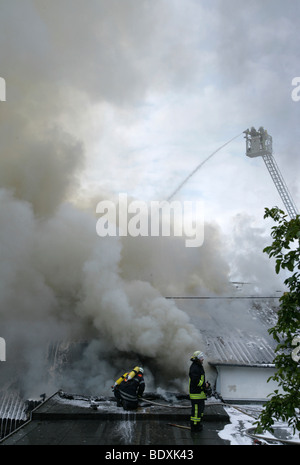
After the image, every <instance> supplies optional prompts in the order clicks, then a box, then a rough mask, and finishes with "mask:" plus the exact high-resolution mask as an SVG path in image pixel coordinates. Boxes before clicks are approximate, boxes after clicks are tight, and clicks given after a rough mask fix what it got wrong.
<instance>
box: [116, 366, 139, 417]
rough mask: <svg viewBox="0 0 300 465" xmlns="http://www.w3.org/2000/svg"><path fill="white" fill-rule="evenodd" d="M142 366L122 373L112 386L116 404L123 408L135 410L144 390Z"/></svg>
mask: <svg viewBox="0 0 300 465" xmlns="http://www.w3.org/2000/svg"><path fill="white" fill-rule="evenodd" d="M143 373H144V370H143V368H142V367H135V368H134V369H133V370H132V371H131V372H129V373H124V375H122V376H121V378H119V379H118V380H117V381H116V382H115V384H114V386H113V391H114V395H115V397H116V399H117V406H118V407H123V409H124V410H136V409H137V408H138V402H139V399H140V398H141V397H142V395H143V393H144V390H145V381H144V376H143Z"/></svg>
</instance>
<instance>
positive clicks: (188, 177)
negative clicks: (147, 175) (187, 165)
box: [167, 132, 243, 201]
mask: <svg viewBox="0 0 300 465" xmlns="http://www.w3.org/2000/svg"><path fill="white" fill-rule="evenodd" d="M242 134H243V132H241V133H240V134H238V135H237V136H235V137H233V138H232V139H230V140H229V141H228V142H226V143H225V144H223V145H221V147H219V148H218V149H217V150H215V151H214V152H213V153H212V154H211V155H209V156H208V157H207V158H206V159H205V160H204V161H202V162H201V163H200V165H198V166H197V167H196V168H195V169H194V170H193V171H192V172H191V173H190V174H189V175H188V176H187V177H186V178H185V179H184V180H183V181H182V182H181V183H180V184H179V186H178V187H177V188H176V189H175V191H174V192H173V193H172V194H171V195H170V196H169V197H168V199H167V200H168V201H170V200H171V199H172V198H173V197H174V195H176V194H177V192H179V191H180V189H181V188H182V187H183V186H184V184H186V183H187V182H188V180H189V179H190V178H191V177H192V176H194V174H195V173H196V172H197V171H198V170H199V169H200V168H202V166H203V165H204V164H205V163H206V162H207V161H208V160H209V159H210V158H212V157H213V156H214V155H215V154H216V153H217V152H219V151H220V150H221V149H223V148H224V147H226V145H228V144H230V142H232V141H233V140H235V139H237V138H238V137H240V136H241V135H242Z"/></svg>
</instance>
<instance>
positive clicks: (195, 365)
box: [189, 350, 209, 432]
mask: <svg viewBox="0 0 300 465" xmlns="http://www.w3.org/2000/svg"><path fill="white" fill-rule="evenodd" d="M203 360H204V354H203V352H200V351H199V350H197V351H196V352H194V353H193V355H192V357H191V362H192V364H191V366H190V371H189V397H190V400H191V418H190V424H191V431H192V432H196V431H201V430H202V428H203V425H202V419H203V413H204V403H205V399H206V394H205V389H206V388H207V387H208V386H209V383H206V382H205V372H204V368H203Z"/></svg>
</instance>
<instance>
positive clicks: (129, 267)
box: [0, 0, 230, 396]
mask: <svg viewBox="0 0 300 465" xmlns="http://www.w3.org/2000/svg"><path fill="white" fill-rule="evenodd" d="M175 10H176V8H175ZM175 10H174V12H175ZM170 11H173V10H170V8H167V7H166V6H164V5H163V3H161V2H160V4H159V6H155V5H154V4H153V2H149V1H147V0H139V2H136V1H133V0H129V1H126V2H124V3H123V2H119V1H116V0H111V1H109V2H108V1H106V0H89V2H85V1H81V0H76V1H75V0H72V1H69V0H63V1H61V0H60V1H59V2H58V1H51V2H48V1H45V0H36V1H30V0H14V2H2V3H1V15H0V39H1V43H2V44H3V46H2V47H1V60H0V63H1V76H2V77H4V78H5V80H6V84H7V96H6V97H7V98H6V102H1V106H0V150H1V156H0V318H1V326H0V336H1V337H4V338H5V340H6V344H7V347H6V349H7V361H6V362H5V364H4V363H3V364H1V367H0V368H1V373H0V376H1V381H3V382H4V381H5V382H6V381H7V379H11V380H13V381H19V382H20V383H21V386H22V389H24V393H25V394H24V395H26V396H34V395H38V394H40V393H41V392H43V391H45V390H48V393H49V390H50V393H51V391H54V390H56V389H58V388H60V387H62V388H66V389H74V390H76V391H78V390H80V389H82V390H85V389H88V390H90V391H91V392H93V393H100V392H107V390H108V388H109V386H110V385H111V384H112V382H113V380H114V378H115V377H116V376H119V375H120V374H122V372H123V371H125V370H128V368H131V367H132V365H133V366H134V365H136V364H137V363H142V364H143V365H144V366H145V368H146V376H147V379H148V386H151V385H152V386H153V387H155V386H166V387H170V386H172V385H176V386H180V387H183V388H186V383H187V367H188V364H189V356H190V354H191V353H192V352H193V351H194V350H198V349H201V337H200V334H199V332H198V330H197V329H196V327H195V326H194V325H193V324H192V322H191V321H190V320H189V318H188V317H187V315H186V314H185V312H183V311H182V310H180V309H179V308H178V307H177V306H176V304H175V303H174V302H173V301H172V300H166V299H165V296H172V295H180V294H183V295H192V294H194V295H201V294H202V295H203V294H206V293H209V294H216V293H222V292H224V291H226V289H227V285H228V281H229V272H230V269H229V266H228V264H227V263H226V261H225V260H224V258H223V252H224V251H223V245H222V240H221V235H220V232H219V231H218V229H217V227H216V226H213V225H206V229H205V237H204V245H203V246H202V247H200V248H198V249H187V248H186V247H185V246H184V239H183V240H180V239H179V238H177V239H176V240H175V239H170V238H164V239H160V238H143V239H142V238H122V239H120V238H111V237H109V238H100V237H99V236H98V235H97V233H96V221H97V218H96V216H95V211H96V204H97V202H99V201H100V200H101V198H99V197H101V196H102V195H103V194H102V193H101V195H100V194H99V193H98V192H96V193H95V192H93V193H90V192H85V193H84V195H83V193H82V192H83V190H80V181H79V176H80V174H81V172H82V170H83V169H84V168H85V166H86V165H85V162H86V157H87V156H88V155H89V153H88V150H89V147H90V146H89V136H90V135H91V132H92V133H93V135H92V138H93V137H94V133H97V134H98V133H100V134H102V129H103V125H102V123H103V121H102V120H101V118H100V121H99V122H98V121H97V122H96V123H95V121H94V120H92V119H89V118H90V115H91V114H93V112H92V110H93V105H100V108H101V105H103V108H104V107H105V105H107V107H109V109H110V111H111V112H112V113H113V111H114V110H115V109H123V111H124V117H126V116H129V119H130V117H133V116H132V114H131V113H130V108H131V107H134V106H135V105H136V104H138V102H139V101H140V99H142V98H143V97H144V96H145V95H146V94H147V92H149V89H150V88H151V90H152V91H154V92H158V91H162V90H163V89H164V88H165V86H168V85H169V83H170V81H171V82H172V85H174V86H175V87H176V86H180V85H181V84H182V82H184V81H185V79H186V78H187V76H191V78H190V79H191V82H192V80H193V77H192V76H193V73H192V70H193V69H194V66H195V62H194V60H192V58H191V56H190V54H189V53H188V42H187V43H183V42H182V40H181V36H182V35H181V34H178V30H177V29H176V28H173V27H172V24H173V21H174V24H175V23H176V21H175V20H174V18H173V17H172V18H170ZM174 12H173V14H174ZM166 18H168V20H169V21H171V23H170V24H171V25H170V26H169V27H168V28H166V27H165V21H166ZM66 24H68V27H66ZM181 27H183V26H181ZM186 27H187V28H188V26H186ZM184 29H185V28H184ZM185 32H186V29H185ZM170 34H171V35H172V39H173V40H172V46H170V45H169V43H170V42H169V41H168V40H167V39H168V36H169V35H170ZM162 44H164V45H163V47H162ZM165 57H168V60H165ZM170 62H172V63H173V66H172V67H171V68H170ZM158 63H159V66H158ZM170 69H171V71H170ZM126 112H128V113H126ZM97 114H98V115H99V113H97ZM103 120H105V116H103ZM112 120H113V119H112ZM112 124H113V123H112ZM91 127H92V128H93V131H91V129H90V128H91ZM110 130H111V132H110V135H111V138H112V139H113V137H114V136H115V135H114V130H113V128H111V129H110ZM90 131H91V132H90ZM87 134H88V136H87ZM102 136H103V137H104V135H103V134H102ZM124 139H125V138H124ZM124 143H126V140H124ZM108 158H109V157H108V156H107V155H106V154H105V153H103V151H102V148H101V147H100V148H99V154H98V162H99V159H100V161H101V162H102V165H103V170H102V172H101V175H100V176H99V190H100V186H101V189H102V188H103V186H105V189H106V190H107V191H108V192H109V186H107V184H106V177H105V176H106V166H107V164H108V163H109V162H110V160H109V159H108ZM109 194H110V192H109ZM113 194H115V192H114V193H113ZM79 198H80V202H79V201H78V199H79ZM95 199H96V200H95ZM82 205H84V207H83V206H82ZM72 342H83V343H85V344H86V345H85V349H84V351H83V352H80V353H79V354H77V356H75V355H74V359H73V360H72V361H69V363H68V364H63V361H64V357H65V355H66V354H68V350H67V349H68V347H69V346H70V345H71V344H72ZM72 347H73V348H74V350H73V353H76V349H75V347H76V345H75V344H74V346H72ZM48 353H50V355H51V356H50V358H49V357H48ZM49 359H50V361H51V363H50V366H49ZM146 382H147V380H146Z"/></svg>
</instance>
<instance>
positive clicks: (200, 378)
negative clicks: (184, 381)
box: [189, 361, 206, 400]
mask: <svg viewBox="0 0 300 465" xmlns="http://www.w3.org/2000/svg"><path fill="white" fill-rule="evenodd" d="M204 388H205V372H204V368H203V366H202V364H201V363H200V362H197V361H193V363H192V364H191V366H190V371H189V395H190V399H194V400H196V399H206V395H205V392H204Z"/></svg>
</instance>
